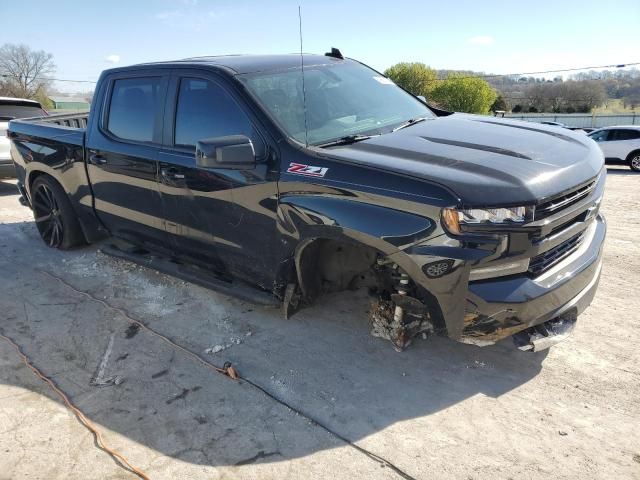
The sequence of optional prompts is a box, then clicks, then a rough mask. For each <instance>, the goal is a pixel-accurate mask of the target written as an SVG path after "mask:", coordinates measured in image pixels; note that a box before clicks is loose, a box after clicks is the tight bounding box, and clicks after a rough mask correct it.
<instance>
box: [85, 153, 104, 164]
mask: <svg viewBox="0 0 640 480" xmlns="http://www.w3.org/2000/svg"><path fill="white" fill-rule="evenodd" d="M89 162H91V163H92V164H93V165H104V164H105V163H107V159H106V158H104V157H103V156H102V155H100V154H99V153H94V154H93V155H90V156H89Z"/></svg>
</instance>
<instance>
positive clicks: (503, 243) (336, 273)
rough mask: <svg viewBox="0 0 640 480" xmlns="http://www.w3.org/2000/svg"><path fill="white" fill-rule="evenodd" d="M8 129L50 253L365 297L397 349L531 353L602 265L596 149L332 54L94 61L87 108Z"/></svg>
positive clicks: (576, 304) (295, 301)
mask: <svg viewBox="0 0 640 480" xmlns="http://www.w3.org/2000/svg"><path fill="white" fill-rule="evenodd" d="M301 60H302V61H303V62H304V63H303V65H304V68H303V69H301ZM8 136H9V137H10V140H11V149H12V157H13V159H14V162H15V164H16V169H17V174H18V179H19V182H18V186H19V189H20V191H21V193H22V199H21V201H22V202H23V203H24V204H26V205H28V206H29V207H31V208H32V209H33V212H34V217H35V221H36V224H37V227H38V230H39V232H40V234H41V235H42V238H43V239H44V241H45V242H46V243H47V244H48V245H49V246H51V247H57V248H69V247H73V246H76V245H79V244H83V243H90V242H96V241H98V240H101V239H102V238H104V237H106V236H107V235H108V236H110V237H111V238H112V239H114V241H116V240H117V242H119V243H117V245H118V248H116V247H110V248H111V253H114V252H120V254H121V255H123V256H125V257H127V256H128V257H131V258H132V259H133V260H135V259H136V258H138V259H139V258H151V259H152V260H153V261H157V262H158V264H159V265H160V267H157V268H161V269H162V270H164V271H169V272H173V273H174V274H176V275H182V276H186V277H188V278H192V279H195V280H196V281H197V280H200V281H201V282H204V284H208V285H212V286H213V287H214V288H220V289H222V290H224V291H228V292H230V293H236V294H239V295H240V294H242V295H248V294H246V293H242V292H247V288H246V287H247V285H249V286H251V287H252V288H253V290H252V291H253V292H254V294H253V298H254V299H257V300H256V301H261V300H264V301H265V302H266V303H269V302H270V303H276V302H277V304H279V305H281V306H282V308H283V310H284V312H285V315H291V314H292V313H293V312H295V310H296V309H298V308H301V307H304V306H305V305H308V304H309V303H311V302H313V301H314V299H316V298H317V297H318V295H321V294H323V293H326V292H335V291H341V290H348V289H356V288H360V287H362V288H367V289H369V292H370V293H371V294H372V296H373V301H372V307H371V311H370V315H371V321H372V323H373V331H372V333H374V334H376V335H379V336H382V337H386V338H389V339H390V340H392V341H393V343H394V344H395V346H396V347H397V348H403V347H405V346H406V345H407V344H408V343H409V342H410V340H411V338H412V337H413V336H415V335H416V334H418V333H424V332H436V333H441V334H444V335H446V336H448V337H450V338H452V339H455V340H458V341H462V342H466V343H472V344H476V345H487V344H491V343H494V342H496V341H497V340H500V339H502V338H505V337H508V336H512V335H513V336H514V340H515V341H516V343H517V345H518V346H519V347H520V348H521V349H523V350H538V349H542V348H545V347H547V346H549V345H551V344H553V343H555V342H557V341H558V340H560V339H561V338H563V337H564V336H566V335H567V334H568V332H569V331H570V330H571V329H572V328H573V325H574V324H575V321H576V319H577V315H578V314H579V313H581V312H582V311H583V310H584V309H585V308H586V307H587V306H588V305H589V303H590V302H591V300H592V298H593V296H594V293H595V291H596V287H597V283H598V279H599V275H600V268H601V254H602V245H603V242H604V238H605V231H606V227H605V221H604V219H603V217H602V215H601V214H600V213H599V207H600V203H601V200H602V196H603V192H604V184H605V172H604V170H603V157H602V153H601V152H600V149H599V148H598V146H597V145H596V144H595V143H594V142H593V141H591V140H590V139H588V138H587V137H585V136H584V135H580V134H575V133H573V132H571V131H569V130H566V131H565V130H563V131H560V130H558V129H557V128H555V127H548V126H544V125H534V124H531V123H523V122H517V121H509V120H504V119H496V118H492V117H483V116H473V115H465V114H449V113H448V112H443V111H439V110H435V109H433V108H430V107H429V106H428V105H427V104H426V103H424V102H423V101H422V100H421V99H419V98H416V97H414V96H412V95H410V94H409V93H407V92H406V91H404V90H402V89H401V88H399V87H398V86H396V85H395V84H394V83H393V82H392V81H391V80H390V79H388V78H386V77H385V76H384V75H382V74H380V73H379V72H377V71H375V70H372V69H371V68H369V67H367V66H365V65H363V64H361V63H359V62H357V61H355V60H351V59H345V58H342V56H341V55H337V54H335V53H332V54H327V55H324V56H323V55H304V57H302V58H301V56H296V55H278V56H222V57H204V58H192V59H186V60H181V61H172V62H160V63H149V64H143V65H136V66H131V67H123V68H115V69H111V70H107V71H105V72H104V73H103V74H102V76H101V77H100V80H99V82H98V85H97V88H96V91H95V97H94V101H93V105H92V107H91V112H90V114H89V115H88V116H87V115H71V116H51V117H46V118H37V119H28V120H13V121H11V123H10V125H9V130H8ZM149 261H151V260H149ZM172 269H173V270H172ZM250 296H251V295H250Z"/></svg>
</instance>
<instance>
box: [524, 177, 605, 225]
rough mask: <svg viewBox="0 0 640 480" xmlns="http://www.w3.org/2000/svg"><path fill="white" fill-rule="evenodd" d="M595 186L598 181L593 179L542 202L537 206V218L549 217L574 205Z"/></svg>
mask: <svg viewBox="0 0 640 480" xmlns="http://www.w3.org/2000/svg"><path fill="white" fill-rule="evenodd" d="M595 186H596V181H595V180H593V181H591V182H589V183H587V184H586V185H583V186H581V187H578V188H576V189H575V190H572V191H570V192H568V193H565V194H563V195H559V196H557V197H554V198H552V199H551V200H547V201H545V202H544V203H541V204H540V205H538V206H537V207H536V213H535V220H540V219H542V218H545V217H548V216H549V215H553V214H554V213H556V212H559V211H560V210H563V209H565V208H567V207H569V206H571V205H573V204H574V203H576V202H578V201H579V200H581V199H583V198H585V197H586V196H587V195H589V193H591V190H593V188H594V187H595Z"/></svg>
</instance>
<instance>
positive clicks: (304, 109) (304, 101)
mask: <svg viewBox="0 0 640 480" xmlns="http://www.w3.org/2000/svg"><path fill="white" fill-rule="evenodd" d="M298 29H299V31H300V69H301V71H302V112H303V115H304V143H305V146H306V147H308V146H309V129H308V127H307V90H306V88H305V85H304V55H303V54H302V9H301V8H300V5H298Z"/></svg>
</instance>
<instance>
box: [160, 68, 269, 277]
mask: <svg viewBox="0 0 640 480" xmlns="http://www.w3.org/2000/svg"><path fill="white" fill-rule="evenodd" d="M169 91H170V94H169V95H168V97H167V105H166V107H165V110H166V112H167V114H166V115H165V126H164V130H165V135H164V146H163V149H162V151H161V152H160V157H159V172H160V177H159V178H160V191H161V194H162V200H163V206H164V216H165V218H166V226H167V232H168V234H169V237H170V238H171V240H172V242H173V244H174V247H175V251H176V254H177V256H183V257H188V260H189V261H192V262H193V261H195V262H197V263H199V264H202V263H206V264H208V265H209V266H210V267H211V268H213V269H214V270H216V271H217V273H218V274H222V275H225V276H226V275H228V276H231V275H233V276H239V277H242V278H245V279H246V280H249V281H251V282H252V283H258V284H262V283H264V282H263V280H264V277H265V276H266V277H267V278H270V277H271V275H273V274H274V273H275V272H273V268H272V267H271V266H270V267H269V268H267V269H265V267H264V265H262V264H259V265H258V264H256V261H255V257H256V255H262V251H259V252H256V251H254V249H253V248H254V245H255V244H256V242H255V241H254V239H253V236H254V235H255V234H256V233H257V231H255V232H252V231H251V229H250V228H247V225H248V223H247V222H249V223H255V222H254V219H253V215H254V212H250V211H247V209H246V208H245V207H244V205H243V202H241V201H238V200H239V199H238V198H235V197H236V196H237V195H239V194H240V195H241V194H242V192H240V191H239V190H237V189H234V187H236V186H247V185H251V186H258V187H259V189H260V194H261V195H266V197H272V198H275V195H276V192H277V186H276V180H277V176H276V175H275V174H274V173H272V172H271V171H270V170H269V168H268V162H267V161H266V160H267V159H266V157H267V154H266V152H267V144H266V142H265V139H264V137H263V136H262V135H261V134H259V133H258V130H257V128H256V127H255V126H254V125H255V123H254V122H253V121H252V119H251V116H250V114H249V113H248V112H247V110H245V109H244V108H243V106H242V102H241V100H240V99H239V97H237V96H235V94H233V93H231V92H232V89H231V88H230V87H229V86H228V85H225V80H224V79H219V78H217V77H216V76H215V75H208V74H206V73H203V72H201V71H187V70H184V71H180V72H178V73H176V74H175V75H173V76H172V79H171V82H170V88H169ZM238 134H240V135H246V136H247V137H249V138H250V139H251V140H252V142H253V145H254V149H255V151H256V157H257V162H258V164H257V166H256V167H255V168H252V169H248V170H234V169H226V168H200V167H198V166H196V160H195V145H196V143H197V142H198V141H199V140H204V139H207V138H213V137H222V136H226V135H238ZM274 205H275V202H274ZM263 210H264V209H263ZM268 221H269V222H270V223H269V226H270V228H271V231H270V232H269V235H271V236H275V234H276V222H275V211H274V212H273V218H270V219H269V220H268ZM262 241H264V239H262V240H259V241H258V244H260V242H262ZM259 250H262V249H259ZM265 270H267V271H266V272H265Z"/></svg>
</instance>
